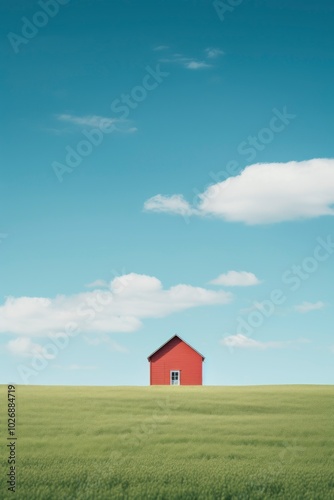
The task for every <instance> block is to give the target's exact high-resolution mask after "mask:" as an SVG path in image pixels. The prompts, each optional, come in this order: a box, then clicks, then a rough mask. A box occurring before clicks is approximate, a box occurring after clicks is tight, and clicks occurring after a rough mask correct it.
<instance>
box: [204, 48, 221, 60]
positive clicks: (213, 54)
mask: <svg viewBox="0 0 334 500" xmlns="http://www.w3.org/2000/svg"><path fill="white" fill-rule="evenodd" d="M205 52H206V56H207V58H208V59H216V58H217V57H219V56H222V55H224V51H223V50H220V49H213V48H211V49H210V48H208V49H205Z"/></svg>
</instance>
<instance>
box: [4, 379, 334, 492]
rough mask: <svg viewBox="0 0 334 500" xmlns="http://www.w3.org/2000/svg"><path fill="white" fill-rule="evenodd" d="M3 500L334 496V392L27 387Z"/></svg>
mask: <svg viewBox="0 0 334 500" xmlns="http://www.w3.org/2000/svg"><path fill="white" fill-rule="evenodd" d="M6 391H7V388H6V387H5V386H1V393H0V401H1V418H0V425H1V427H0V431H1V437H2V440H1V442H2V445H1V447H2V460H1V467H0V474H1V476H0V481H1V482H0V498H4V499H7V498H13V495H14V496H15V497H16V498H17V499H24V500H30V499H31V500H48V499H56V500H62V499H64V500H65V499H66V500H69V499H82V500H85V499H87V500H88V499H123V498H124V499H125V498H128V499H139V500H145V499H161V500H162V499H166V500H167V499H168V500H170V499H276V498H280V499H290V498H291V499H319V500H326V499H334V387H333V386H262V387H177V386H174V387H45V386H44V387H43V386H30V387H28V386H19V387H17V389H16V397H17V422H18V424H17V437H18V439H17V487H16V493H15V494H13V493H11V492H7V485H6V479H7V478H6V474H7V472H8V470H7V469H8V465H7V463H6V461H7V458H6V457H7V450H6V438H7V430H6V423H7V415H6V398H7V392H6Z"/></svg>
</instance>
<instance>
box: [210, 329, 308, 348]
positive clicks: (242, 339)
mask: <svg viewBox="0 0 334 500" xmlns="http://www.w3.org/2000/svg"><path fill="white" fill-rule="evenodd" d="M305 343H309V340H307V339H303V338H301V339H297V340H286V341H268V342H261V341H260V340H254V339H251V338H250V337H247V336H246V335H242V334H241V333H237V334H236V335H229V336H228V337H225V338H223V339H221V340H220V344H221V345H223V346H224V347H234V348H239V349H259V350H265V349H284V348H287V347H291V346H295V345H297V344H305Z"/></svg>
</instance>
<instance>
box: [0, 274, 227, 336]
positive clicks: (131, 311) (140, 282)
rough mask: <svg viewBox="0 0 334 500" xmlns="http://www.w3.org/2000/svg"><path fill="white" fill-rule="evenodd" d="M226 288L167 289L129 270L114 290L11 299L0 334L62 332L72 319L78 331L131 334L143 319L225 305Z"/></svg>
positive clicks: (0, 317) (2, 311)
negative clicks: (208, 306)
mask: <svg viewBox="0 0 334 500" xmlns="http://www.w3.org/2000/svg"><path fill="white" fill-rule="evenodd" d="M231 299H232V295H231V294H230V293H227V292H225V291H221V290H220V291H217V292H215V291H211V290H208V289H205V288H200V287H194V286H190V285H186V284H179V285H176V286H173V287H171V288H169V289H164V288H163V286H162V283H161V282H160V281H159V280H158V279H157V278H155V277H153V276H146V275H140V274H135V273H130V274H127V275H123V276H119V277H117V278H115V279H114V280H113V281H112V282H111V283H110V289H107V290H106V289H100V290H92V291H87V292H84V293H79V294H76V295H70V296H65V295H58V296H56V297H55V298H52V299H51V298H43V297H18V298H16V297H7V298H6V300H5V303H4V304H3V305H2V306H1V307H0V332H4V333H13V334H17V335H20V336H24V335H27V336H41V337H43V336H44V337H45V336H49V335H50V334H53V335H57V334H60V333H64V329H65V327H66V325H69V324H71V323H74V324H75V325H76V326H77V329H78V330H79V331H80V332H86V333H92V332H95V333H109V332H132V331H135V330H138V329H139V328H140V327H141V326H142V320H143V319H145V318H160V317H165V316H168V315H170V314H173V313H176V312H179V311H183V310H185V309H190V308H193V307H199V306H205V305H211V304H226V303H228V302H230V300H231Z"/></svg>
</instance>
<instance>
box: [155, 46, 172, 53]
mask: <svg viewBox="0 0 334 500" xmlns="http://www.w3.org/2000/svg"><path fill="white" fill-rule="evenodd" d="M168 49H169V47H168V45H157V46H156V47H154V48H153V50H154V51H155V52H160V51H161V50H168Z"/></svg>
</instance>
